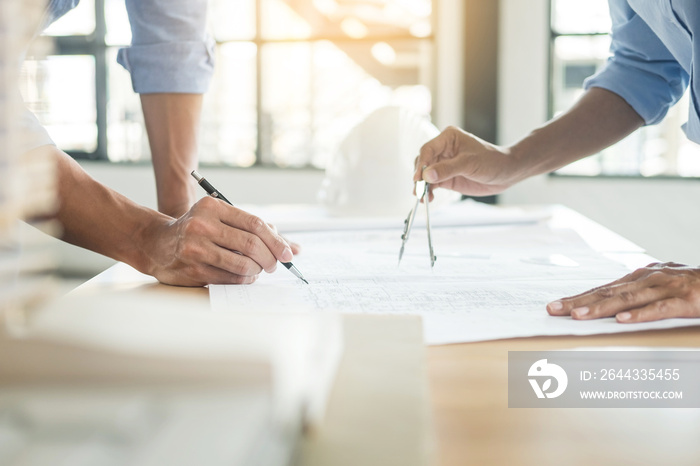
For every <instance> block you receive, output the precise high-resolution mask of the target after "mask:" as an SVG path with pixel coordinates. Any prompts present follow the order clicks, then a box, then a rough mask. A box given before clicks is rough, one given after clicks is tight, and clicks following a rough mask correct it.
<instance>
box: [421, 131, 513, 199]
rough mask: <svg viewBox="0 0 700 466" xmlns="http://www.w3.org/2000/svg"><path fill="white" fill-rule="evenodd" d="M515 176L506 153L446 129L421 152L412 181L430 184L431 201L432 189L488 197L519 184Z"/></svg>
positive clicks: (465, 134) (472, 137)
mask: <svg viewBox="0 0 700 466" xmlns="http://www.w3.org/2000/svg"><path fill="white" fill-rule="evenodd" d="M423 167H426V168H425V169H423ZM517 172H518V171H517V169H516V167H515V159H514V158H513V157H511V156H510V154H509V151H508V150H507V149H505V148H502V147H499V146H496V145H493V144H490V143H488V142H486V141H483V140H481V139H479V138H478V137H476V136H474V135H472V134H469V133H467V132H465V131H462V130H461V129H459V128H455V127H449V128H447V129H446V130H445V131H443V132H442V133H440V135H438V136H437V137H436V138H435V139H433V140H431V141H428V142H427V143H426V144H425V145H424V146H423V147H422V148H421V150H420V155H419V156H418V157H417V158H416V172H415V174H414V176H413V180H414V181H420V180H421V179H424V180H425V181H427V182H428V183H430V191H431V193H430V200H432V198H433V194H432V190H433V189H434V188H447V189H451V190H453V191H457V192H460V193H462V194H468V195H473V196H488V195H491V194H497V193H500V192H502V191H504V190H505V189H506V188H508V187H509V186H511V185H512V184H514V183H515V182H516V181H518V178H517Z"/></svg>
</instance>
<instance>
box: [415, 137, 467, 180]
mask: <svg viewBox="0 0 700 466" xmlns="http://www.w3.org/2000/svg"><path fill="white" fill-rule="evenodd" d="M457 131H459V130H458V129H457V128H453V127H450V128H447V129H446V130H445V131H443V132H442V133H440V134H439V135H437V136H436V137H435V138H433V139H432V140H430V141H428V142H427V143H425V144H424V145H423V147H421V148H420V155H419V156H418V159H416V164H415V173H414V174H413V181H420V180H422V179H423V173H422V172H423V167H424V166H430V165H432V164H434V163H435V162H437V161H438V160H439V159H440V158H444V157H452V156H453V155H455V154H453V151H452V147H454V140H455V132H457Z"/></svg>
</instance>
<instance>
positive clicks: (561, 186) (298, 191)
mask: <svg viewBox="0 0 700 466" xmlns="http://www.w3.org/2000/svg"><path fill="white" fill-rule="evenodd" d="M209 8H210V12H209V17H210V32H211V33H212V35H213V37H214V39H215V40H216V43H217V46H216V62H217V67H216V74H215V77H214V80H213V82H212V85H211V88H210V91H209V93H208V94H207V95H206V97H205V104H204V112H203V121H202V130H201V137H200V151H199V155H200V163H201V164H202V166H203V167H206V173H207V176H208V177H209V178H210V179H212V180H216V184H217V185H223V186H226V192H227V193H230V196H229V197H233V199H236V202H237V203H242V204H255V203H258V204H266V203H276V204H284V203H313V202H316V195H317V191H318V188H319V187H320V184H321V181H322V179H323V176H324V173H323V169H324V167H325V166H326V163H327V161H328V160H329V158H330V157H331V156H332V155H333V153H334V150H335V149H336V147H337V145H338V143H340V142H341V141H342V139H343V137H344V135H345V134H347V132H348V131H349V130H350V129H351V128H352V127H353V126H354V125H356V124H357V123H359V122H360V121H362V119H363V118H364V117H366V116H367V115H368V114H370V113H371V112H372V111H374V110H376V109H377V108H380V107H383V106H387V105H398V106H402V107H406V108H408V109H410V110H411V111H413V112H415V113H417V114H420V115H425V116H427V117H430V118H431V119H432V121H433V123H435V124H436V125H437V126H438V127H439V128H440V129H443V128H444V127H446V126H448V125H456V126H460V127H462V128H464V129H466V130H467V131H470V132H472V133H474V134H476V135H477V136H479V137H481V138H483V139H486V140H489V141H494V142H497V143H500V144H507V143H509V142H513V141H515V140H516V139H518V138H519V137H522V136H523V135H525V134H527V133H528V132H529V131H530V130H531V129H533V128H535V127H536V126H538V125H540V124H542V123H543V122H545V121H546V120H547V119H548V118H550V117H552V116H555V115H556V114H557V113H558V112H561V111H563V110H565V109H566V108H567V107H568V106H569V105H570V104H571V103H572V102H574V101H575V99H576V98H577V97H578V96H579V95H580V94H581V92H582V91H581V86H582V83H583V80H584V79H585V77H587V76H588V75H590V74H592V73H594V72H595V71H596V69H598V68H599V67H601V66H602V65H603V64H604V62H605V59H606V57H607V56H608V47H609V44H610V38H609V35H608V33H609V30H610V19H609V16H608V11H607V1H606V0H590V1H587V2H580V1H575V0H499V1H483V0H433V1H430V0H386V1H381V2H379V1H368V0H258V1H256V0H237V1H227V0H211V1H210V5H209ZM46 34H47V35H49V36H51V37H52V38H53V42H54V47H53V50H52V52H51V53H50V55H49V56H48V57H45V58H41V59H33V58H32V56H31V53H30V56H29V59H28V60H27V62H26V63H25V65H24V68H23V75H22V83H21V87H22V93H23V96H24V98H25V102H26V104H27V105H28V106H29V108H30V109H31V110H33V111H34V112H35V113H36V114H37V116H38V117H39V118H40V120H41V121H42V122H43V123H44V124H45V125H46V127H47V128H48V130H49V132H50V133H51V135H52V137H53V138H54V140H55V141H56V143H57V144H58V146H59V147H61V148H62V149H64V150H66V151H68V152H69V153H70V154H71V155H73V156H74V157H75V158H76V159H78V160H79V161H80V163H81V164H82V165H83V166H84V167H85V168H86V169H87V171H88V172H89V173H91V174H92V175H93V176H94V177H96V178H97V179H98V180H100V181H102V182H103V183H105V184H107V185H109V186H111V187H113V188H115V189H117V190H118V191H120V192H122V193H123V194H125V195H127V196H128V197H130V198H132V199H134V200H135V201H137V202H139V203H142V204H145V205H148V206H151V207H155V185H154V182H153V181H152V170H151V168H150V165H149V162H148V160H149V150H148V143H147V139H146V133H145V129H144V127H143V120H142V115H141V110H140V106H139V99H138V96H137V95H135V94H134V93H133V92H132V90H131V83H130V79H129V75H128V73H127V72H126V71H125V70H123V69H122V68H121V67H120V66H119V65H118V64H117V63H116V53H117V50H118V49H119V47H121V46H125V45H128V44H129V41H130V31H129V25H128V18H127V15H126V11H125V8H124V2H123V1H120V0H82V1H81V3H80V6H79V7H78V8H77V9H76V10H74V11H72V12H71V13H69V14H68V15H67V16H65V17H64V18H62V19H61V20H59V21H58V22H57V23H55V24H54V25H53V26H52V27H51V28H50V29H49V30H48V31H47V33H46ZM687 112H688V102H687V97H684V98H683V99H682V100H681V102H679V104H678V105H677V106H676V107H675V108H674V109H673V110H672V111H671V112H670V113H669V115H668V116H667V118H666V120H665V121H664V122H663V123H662V124H661V125H658V126H654V127H649V128H644V129H643V130H641V131H639V132H637V133H635V134H634V135H632V136H630V137H629V138H627V139H626V140H625V141H623V142H621V143H619V144H617V145H616V146H614V147H612V148H610V149H608V150H606V151H604V152H603V153H601V154H598V155H595V156H593V157H590V158H588V159H585V160H583V161H580V162H577V163H575V164H573V165H571V166H569V167H565V168H563V169H562V170H560V171H559V172H557V173H555V174H551V175H543V176H539V177H536V178H533V179H531V180H528V181H526V182H524V183H521V184H520V185H517V186H515V187H513V188H511V189H510V190H509V191H507V192H506V193H504V194H502V195H500V196H499V198H498V202H500V203H504V204H544V203H561V204H565V205H567V206H569V207H572V208H574V209H575V210H578V211H579V212H581V213H583V214H584V215H587V216H588V217H590V218H592V219H594V220H596V221H598V222H600V223H602V224H604V225H605V226H607V227H609V228H611V229H612V230H614V231H617V232H619V233H620V234H622V235H623V236H625V237H627V238H629V239H631V240H633V241H635V242H637V243H638V244H639V245H641V246H642V247H644V248H645V249H647V251H648V252H649V253H650V254H651V255H652V256H655V257H657V258H659V259H661V260H673V261H677V262H684V263H691V264H699V263H700V249H698V248H697V245H696V242H695V240H694V237H695V236H696V233H694V232H697V231H699V230H700V215H698V214H697V200H698V199H700V182H699V180H698V178H699V177H700V147H698V146H696V145H694V144H692V143H690V142H689V141H687V139H686V138H685V136H684V135H683V133H682V131H681V129H680V127H681V125H682V124H683V122H685V119H686V116H687ZM56 251H57V254H58V255H59V261H58V262H59V264H60V270H59V271H60V272H61V273H63V274H65V275H76V276H91V275H94V274H95V273H96V272H99V271H101V270H102V269H104V268H106V267H107V266H108V265H109V264H111V261H109V260H107V259H104V258H101V257H100V256H97V255H96V254H92V253H90V252H87V251H82V250H81V251H77V250H76V248H72V247H70V246H67V245H62V244H59V243H58V242H57V243H56Z"/></svg>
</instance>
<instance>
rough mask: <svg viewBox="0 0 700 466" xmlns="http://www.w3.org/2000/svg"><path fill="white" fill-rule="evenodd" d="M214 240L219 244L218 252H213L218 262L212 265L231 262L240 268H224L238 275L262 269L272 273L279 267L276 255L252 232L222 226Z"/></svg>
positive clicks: (252, 273) (219, 265)
mask: <svg viewBox="0 0 700 466" xmlns="http://www.w3.org/2000/svg"><path fill="white" fill-rule="evenodd" d="M213 241H214V244H215V245H216V246H218V253H217V254H213V256H214V257H217V258H218V263H216V264H212V265H216V266H217V267H221V264H222V263H231V267H236V268H240V270H231V269H230V268H228V267H222V268H224V269H226V270H229V271H231V272H233V273H236V274H238V275H254V274H257V273H260V271H261V270H265V272H267V273H272V272H274V271H275V269H276V268H277V259H276V258H275V256H274V255H273V254H272V252H271V251H270V250H269V249H268V247H267V245H266V244H265V243H264V242H263V241H262V239H260V238H259V237H258V236H255V235H253V234H252V233H248V232H247V231H243V230H238V229H234V228H230V227H227V226H222V228H221V232H220V234H218V235H216V237H215V239H214V240H213ZM232 251H235V253H234V252H232ZM236 253H240V254H236ZM245 259H248V261H250V262H252V263H254V264H255V265H256V266H257V268H258V269H261V270H255V267H253V266H252V265H251V264H250V263H249V262H247V261H246V260H245Z"/></svg>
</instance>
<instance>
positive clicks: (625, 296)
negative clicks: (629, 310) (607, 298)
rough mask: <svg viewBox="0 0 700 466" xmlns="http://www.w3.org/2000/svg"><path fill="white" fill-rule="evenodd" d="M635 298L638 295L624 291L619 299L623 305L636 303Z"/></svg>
mask: <svg viewBox="0 0 700 466" xmlns="http://www.w3.org/2000/svg"><path fill="white" fill-rule="evenodd" d="M635 297H636V294H635V293H633V292H631V291H622V292H620V294H619V295H618V298H619V299H620V301H622V302H623V303H631V302H634V299H635Z"/></svg>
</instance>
